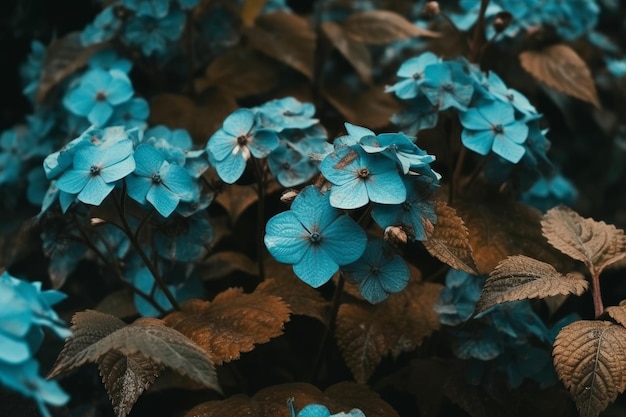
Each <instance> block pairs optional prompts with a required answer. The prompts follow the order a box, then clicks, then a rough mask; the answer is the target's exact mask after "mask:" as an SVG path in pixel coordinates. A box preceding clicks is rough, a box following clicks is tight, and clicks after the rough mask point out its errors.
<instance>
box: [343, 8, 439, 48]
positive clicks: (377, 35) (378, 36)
mask: <svg viewBox="0 0 626 417" xmlns="http://www.w3.org/2000/svg"><path fill="white" fill-rule="evenodd" d="M344 29H345V31H346V32H347V33H348V35H350V37H352V38H353V39H354V40H356V41H359V42H365V43H370V44H374V45H384V44H387V43H390V42H394V41H399V40H402V39H408V38H413V37H416V36H426V37H430V38H436V37H438V36H439V34H438V33H436V32H432V31H430V30H426V29H422V28H420V27H418V26H416V25H414V24H413V23H411V22H409V21H408V20H407V19H406V18H405V17H404V16H402V15H400V14H398V13H396V12H392V11H390V10H368V11H364V12H358V13H353V14H352V15H350V17H348V18H347V19H346V21H345V22H344Z"/></svg>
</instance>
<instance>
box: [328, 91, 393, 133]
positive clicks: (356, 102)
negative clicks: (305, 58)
mask: <svg viewBox="0 0 626 417" xmlns="http://www.w3.org/2000/svg"><path fill="white" fill-rule="evenodd" d="M322 95H323V96H324V97H325V98H326V99H327V100H328V101H329V102H330V103H331V104H332V105H333V106H334V107H335V108H336V109H337V111H339V112H340V113H341V114H343V115H344V116H345V118H346V120H347V121H348V122H350V123H353V124H356V125H361V126H367V127H368V128H370V129H380V128H383V127H385V126H387V125H388V124H389V118H390V117H391V115H392V114H394V113H397V112H398V111H400V107H401V106H400V104H399V102H398V101H397V100H395V99H394V98H393V96H392V95H390V94H386V93H385V91H384V88H383V87H380V86H370V87H363V88H359V89H354V88H351V87H350V86H348V85H347V84H345V83H343V84H329V85H325V86H323V87H322Z"/></svg>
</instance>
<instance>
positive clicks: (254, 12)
mask: <svg viewBox="0 0 626 417" xmlns="http://www.w3.org/2000/svg"><path fill="white" fill-rule="evenodd" d="M265 3H267V0H245V2H244V3H243V7H242V8H241V21H242V22H243V25H244V26H252V25H253V24H254V21H255V20H256V18H257V16H258V15H259V13H261V10H262V9H263V6H265Z"/></svg>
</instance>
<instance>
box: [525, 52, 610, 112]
mask: <svg viewBox="0 0 626 417" xmlns="http://www.w3.org/2000/svg"><path fill="white" fill-rule="evenodd" d="M519 59H520V62H521V64H522V67H523V68H524V69H525V70H526V71H528V72H529V73H530V74H531V75H532V76H534V77H535V78H537V79H538V80H539V81H542V82H544V83H546V84H547V85H549V86H550V87H552V88H554V89H555V90H557V91H560V92H561V93H565V94H568V95H570V96H572V97H576V98H578V99H581V100H584V101H586V102H588V103H591V104H593V105H594V106H596V107H600V100H599V99H598V93H597V91H596V86H595V84H594V82H593V77H592V76H591V71H589V68H588V67H587V64H585V61H583V60H582V59H581V58H580V57H579V56H578V54H577V53H576V52H575V51H574V50H573V49H572V48H571V47H569V46H567V45H564V44H556V45H550V46H547V47H545V48H543V49H541V50H538V51H524V52H522V53H520V55H519Z"/></svg>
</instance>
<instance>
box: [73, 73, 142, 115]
mask: <svg viewBox="0 0 626 417" xmlns="http://www.w3.org/2000/svg"><path fill="white" fill-rule="evenodd" d="M133 94H134V90H133V86H132V84H131V83H130V80H129V79H128V76H127V75H126V74H125V73H124V72H122V71H119V70H110V71H105V70H103V69H91V70H89V71H88V72H87V73H85V75H83V77H82V79H81V80H80V84H79V85H78V87H76V88H74V89H73V90H70V91H69V92H68V93H67V94H66V96H65V97H64V98H63V105H64V106H65V108H67V109H68V110H69V111H71V112H72V113H74V114H77V115H79V116H85V117H87V119H88V120H89V122H91V123H93V124H95V125H98V126H104V125H105V124H106V122H107V121H108V120H109V119H110V118H111V115H112V114H113V108H114V106H117V105H120V104H123V103H125V102H127V101H128V100H130V98H131V97H132V96H133Z"/></svg>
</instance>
